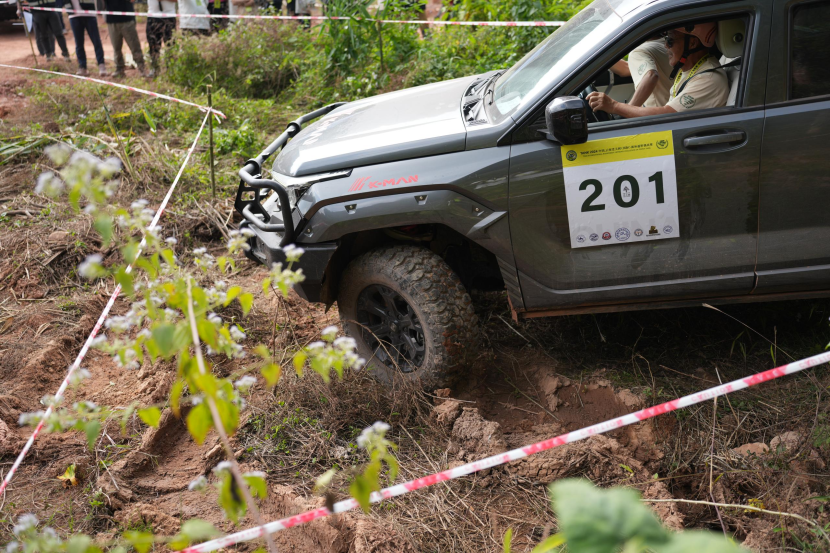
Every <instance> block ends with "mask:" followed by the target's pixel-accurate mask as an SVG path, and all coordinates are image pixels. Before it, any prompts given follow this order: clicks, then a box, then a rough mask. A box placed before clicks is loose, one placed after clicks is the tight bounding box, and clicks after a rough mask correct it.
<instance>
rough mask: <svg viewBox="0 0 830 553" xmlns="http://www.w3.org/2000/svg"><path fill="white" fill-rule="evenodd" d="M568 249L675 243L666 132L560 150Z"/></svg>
mask: <svg viewBox="0 0 830 553" xmlns="http://www.w3.org/2000/svg"><path fill="white" fill-rule="evenodd" d="M562 167H563V176H564V179H565V198H566V201H567V204H568V224H569V226H570V234H571V247H572V248H588V247H591V246H603V245H608V244H622V243H630V242H644V241H649V240H661V239H666V238H679V229H678V224H677V223H678V215H677V174H676V172H675V167H674V144H673V143H672V134H671V131H663V132H654V133H648V134H637V135H632V136H622V137H619V138H608V139H605V140H594V141H589V142H586V143H584V144H578V145H572V146H562Z"/></svg>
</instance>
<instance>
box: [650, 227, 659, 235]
mask: <svg viewBox="0 0 830 553" xmlns="http://www.w3.org/2000/svg"><path fill="white" fill-rule="evenodd" d="M648 235H649V236H660V231H659V230H657V227H655V226H653V225H652V227H651V228H650V229H648Z"/></svg>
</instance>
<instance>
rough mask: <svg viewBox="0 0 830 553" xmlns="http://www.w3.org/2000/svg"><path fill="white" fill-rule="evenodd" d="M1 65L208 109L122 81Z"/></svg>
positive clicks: (220, 114) (225, 116)
mask: <svg viewBox="0 0 830 553" xmlns="http://www.w3.org/2000/svg"><path fill="white" fill-rule="evenodd" d="M0 67H6V68H8V69H20V70H23V71H36V72H38V73H48V74H50V75H60V76H61V77H72V78H73V79H80V80H82V81H90V82H93V83H97V84H103V85H107V86H114V87H117V88H123V89H124V90H129V91H131V92H138V93H139V94H146V95H147V96H152V97H153V98H160V99H162V100H167V101H169V102H177V103H179V104H184V105H186V106H193V107H194V108H199V110H201V111H208V109H209V108H208V107H207V106H200V105H199V104H194V103H193V102H188V101H187V100H181V99H179V98H174V97H173V96H168V95H166V94H160V93H158V92H153V91H152V90H144V89H143V88H136V87H134V86H127V85H125V84H121V83H113V82H110V81H102V80H101V79H93V78H92V77H81V76H80V75H72V74H71V73H61V72H60V71H49V70H48V69H37V68H35V67H20V66H17V65H5V64H3V63H0ZM213 113H215V114H216V115H218V116H219V117H221V118H222V119H227V118H228V116H227V115H225V114H224V113H222V112H221V111H219V110H216V109H214V110H213Z"/></svg>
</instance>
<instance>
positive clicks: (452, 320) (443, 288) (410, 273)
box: [337, 246, 478, 390]
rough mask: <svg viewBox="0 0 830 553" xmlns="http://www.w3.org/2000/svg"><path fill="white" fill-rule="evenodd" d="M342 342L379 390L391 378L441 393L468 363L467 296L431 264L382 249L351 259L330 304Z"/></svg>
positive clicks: (422, 255) (436, 261)
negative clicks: (349, 342)
mask: <svg viewBox="0 0 830 553" xmlns="http://www.w3.org/2000/svg"><path fill="white" fill-rule="evenodd" d="M337 306H338V309H339V311H340V319H341V321H342V323H343V328H344V329H345V331H346V334H348V335H349V336H351V337H353V338H354V339H355V340H356V341H357V349H358V354H359V355H360V356H361V357H363V358H364V359H366V361H367V366H368V367H369V368H370V369H371V370H372V373H373V374H374V375H375V376H376V377H377V378H378V379H379V380H380V381H381V382H383V383H385V384H387V385H391V383H392V382H393V381H394V380H395V378H397V377H399V376H400V377H403V378H405V379H409V380H417V381H419V382H420V384H421V385H422V386H423V387H424V389H427V390H432V389H435V388H439V387H443V386H448V385H449V384H451V382H452V380H453V376H454V373H455V372H456V369H457V368H458V367H460V366H461V365H463V364H464V363H465V362H466V361H469V360H471V359H472V354H473V352H474V346H475V341H476V333H477V323H478V321H477V318H476V315H475V312H474V310H473V305H472V300H471V299H470V295H469V294H468V293H467V291H466V290H465V289H464V285H463V284H461V281H460V280H459V278H458V276H457V275H456V274H455V273H454V272H453V271H452V269H450V268H449V266H448V265H447V264H446V263H445V262H444V260H443V259H441V258H440V257H439V256H437V255H435V254H434V253H432V252H431V251H429V250H427V249H424V248H419V247H415V246H389V247H384V248H379V249H377V250H372V251H370V252H367V253H365V254H363V255H361V256H359V257H357V258H356V259H354V260H353V261H352V262H351V263H350V264H349V265H348V267H346V270H345V271H344V272H343V276H342V279H341V284H340V291H339V294H338V297H337Z"/></svg>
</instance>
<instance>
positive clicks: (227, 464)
mask: <svg viewBox="0 0 830 553" xmlns="http://www.w3.org/2000/svg"><path fill="white" fill-rule="evenodd" d="M232 466H233V464H232V463H231V462H230V461H222V462H221V463H219V464H218V465H216V466H215V467H213V473H214V474H219V473H220V472H223V471H226V470H231V467H232Z"/></svg>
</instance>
